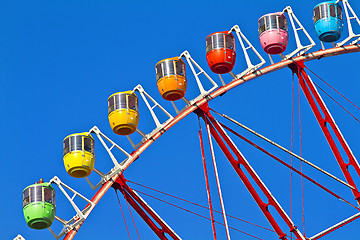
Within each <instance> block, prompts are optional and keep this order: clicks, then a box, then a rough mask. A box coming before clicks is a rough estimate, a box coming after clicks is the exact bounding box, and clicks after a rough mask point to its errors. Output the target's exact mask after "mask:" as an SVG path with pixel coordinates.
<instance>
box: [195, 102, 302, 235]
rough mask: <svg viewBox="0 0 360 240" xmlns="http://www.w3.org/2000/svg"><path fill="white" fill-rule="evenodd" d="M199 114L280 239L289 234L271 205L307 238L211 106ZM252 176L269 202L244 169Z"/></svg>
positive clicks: (201, 110)
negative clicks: (272, 210)
mask: <svg viewBox="0 0 360 240" xmlns="http://www.w3.org/2000/svg"><path fill="white" fill-rule="evenodd" d="M195 113H196V114H198V116H200V117H201V118H202V119H203V120H204V121H205V124H206V125H207V126H209V128H210V132H211V135H212V136H213V137H214V139H215V141H216V142H217V144H218V145H219V147H220V148H221V150H222V151H223V153H224V154H225V156H226V158H227V159H228V160H229V162H230V163H231V165H232V167H233V168H234V170H235V171H236V173H237V174H238V176H239V177H240V179H241V180H242V182H243V183H244V185H245V187H246V188H247V189H248V191H249V192H250V194H251V196H252V197H253V198H254V200H255V202H256V203H257V204H258V206H259V207H260V209H261V211H262V212H263V214H264V215H265V217H266V218H267V220H268V221H269V223H270V224H271V226H272V227H273V229H274V230H275V232H276V233H277V235H278V236H279V239H282V240H286V239H287V235H286V234H285V233H284V232H283V231H282V230H281V228H280V226H279V225H278V223H277V221H276V220H275V218H274V217H273V215H272V214H271V212H270V211H269V206H273V207H274V208H275V210H276V211H277V212H278V214H279V215H280V216H281V218H282V219H283V220H284V222H285V223H286V224H287V225H288V227H289V229H290V230H289V231H290V232H292V233H294V235H295V237H296V239H298V240H305V239H306V238H305V237H304V236H303V235H302V234H301V232H300V231H299V230H298V229H297V227H296V226H295V225H294V223H293V222H292V221H291V219H290V218H289V216H288V215H287V214H286V213H285V211H284V210H283V209H282V207H281V206H280V204H279V203H278V202H277V201H276V199H275V197H274V196H273V195H272V194H271V192H270V191H269V189H268V188H267V187H266V186H265V184H264V183H263V182H262V180H261V179H260V177H259V176H258V175H257V173H256V172H255V171H254V169H253V168H252V167H251V166H250V164H249V162H248V161H247V160H246V159H245V157H244V156H243V155H242V153H241V152H240V151H239V149H238V148H237V147H236V145H235V144H234V143H233V141H232V140H231V139H230V137H229V136H228V135H227V134H226V132H225V131H224V129H223V128H222V127H221V125H220V124H219V122H218V121H216V120H215V118H214V117H213V116H212V115H211V114H210V112H209V107H208V105H207V104H204V105H203V106H201V107H200V108H199V109H198V110H196V111H195ZM230 150H231V151H232V152H233V153H234V154H235V156H236V158H237V159H235V157H234V156H233V155H232V154H231V152H230ZM241 167H243V169H244V170H246V172H247V173H248V174H249V175H250V176H251V178H252V179H253V180H254V181H255V183H256V185H257V186H258V187H259V188H260V190H261V191H262V192H263V194H264V195H265V196H266V198H267V201H268V203H265V202H264V201H263V200H262V199H261V197H260V196H259V194H258V193H257V192H256V190H255V188H254V187H253V185H252V184H251V182H250V180H249V179H248V177H247V176H246V175H245V173H244V171H243V169H242V168H241Z"/></svg>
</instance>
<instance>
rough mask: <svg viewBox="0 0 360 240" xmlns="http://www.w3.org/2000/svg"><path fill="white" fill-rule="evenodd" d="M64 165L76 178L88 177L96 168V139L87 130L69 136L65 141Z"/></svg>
mask: <svg viewBox="0 0 360 240" xmlns="http://www.w3.org/2000/svg"><path fill="white" fill-rule="evenodd" d="M63 150H64V165H65V169H66V171H67V173H68V174H69V175H70V176H72V177H76V178H82V177H87V176H89V175H90V173H91V172H92V170H93V169H94V164H95V153H94V139H93V138H92V136H91V135H88V133H87V132H84V133H75V134H71V135H69V136H67V137H66V138H65V139H64V141H63Z"/></svg>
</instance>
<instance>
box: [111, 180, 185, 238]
mask: <svg viewBox="0 0 360 240" xmlns="http://www.w3.org/2000/svg"><path fill="white" fill-rule="evenodd" d="M112 187H113V188H114V189H115V190H119V191H120V192H121V193H122V194H123V195H124V197H125V199H126V201H127V202H128V203H129V204H130V205H131V206H132V207H133V208H134V209H135V211H136V212H137V213H138V214H139V215H140V217H141V218H142V219H143V220H144V221H145V222H146V223H147V225H149V227H150V228H151V229H152V230H153V231H154V233H155V234H156V235H157V236H158V237H159V239H161V240H169V239H174V240H181V238H179V236H177V235H176V234H175V232H174V231H173V230H172V229H170V227H169V226H168V225H167V224H166V223H165V222H164V221H163V220H162V219H161V218H160V217H159V216H158V215H157V214H156V213H155V212H154V210H152V209H151V208H150V206H149V205H148V204H147V203H146V202H145V201H144V200H143V199H142V198H141V197H140V196H139V195H138V194H137V193H136V192H135V191H134V190H133V189H131V188H130V187H129V186H128V185H127V184H126V179H125V178H124V176H123V175H121V176H120V177H119V178H118V179H117V180H116V181H115V182H114V183H113V185H112ZM155 222H156V223H155ZM157 224H158V225H159V226H160V227H161V228H159V227H158V225H157ZM165 234H168V236H169V237H168V236H165Z"/></svg>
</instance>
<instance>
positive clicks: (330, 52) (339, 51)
mask: <svg viewBox="0 0 360 240" xmlns="http://www.w3.org/2000/svg"><path fill="white" fill-rule="evenodd" d="M355 52H360V44H353V45H347V46H342V47H334V48H329V49H325V50H323V49H321V50H319V51H316V52H311V53H307V54H305V55H301V56H297V57H294V58H290V59H286V60H282V61H280V62H278V63H274V64H272V65H269V66H267V67H263V68H261V69H258V70H256V71H254V72H252V73H250V74H248V75H245V76H243V77H241V78H238V79H235V80H233V81H231V82H230V83H228V84H226V85H224V86H221V87H219V88H217V89H216V90H214V91H213V92H211V93H210V94H208V95H205V96H203V97H202V98H201V99H199V100H198V101H196V102H195V103H193V104H192V105H190V106H187V107H186V108H185V109H184V110H182V111H181V112H180V113H179V114H177V115H176V116H175V117H174V118H173V119H171V120H170V121H169V122H167V123H166V124H165V125H164V126H163V128H161V129H157V131H154V132H152V133H151V134H150V137H149V138H148V139H147V140H146V141H145V142H144V143H142V144H141V145H140V146H139V147H138V148H137V149H135V150H134V151H133V153H132V154H130V155H131V159H132V160H131V161H129V162H126V163H125V164H124V165H123V166H122V167H123V170H122V172H121V173H119V174H117V175H115V176H113V177H111V178H110V179H109V180H108V181H106V182H105V183H104V184H103V185H102V186H101V188H100V189H99V190H98V191H97V192H96V194H95V195H94V196H93V198H92V199H91V201H92V202H93V203H94V205H96V204H97V203H98V202H99V201H100V199H101V198H102V197H103V195H104V194H105V193H106V192H107V191H108V190H109V188H110V187H111V186H112V184H113V183H114V182H115V181H116V180H117V179H118V178H119V176H120V175H121V174H122V173H123V172H124V171H125V170H126V169H127V167H129V166H130V165H131V163H133V162H134V161H135V160H136V159H138V158H139V157H140V155H141V153H142V152H144V151H145V150H146V149H147V148H148V147H149V146H150V145H151V144H152V143H153V142H155V141H156V140H157V139H158V138H159V137H160V136H161V135H163V134H164V133H165V132H167V131H168V130H169V129H170V128H171V127H173V126H174V125H175V124H176V123H178V122H179V121H181V120H182V119H183V118H185V117H186V116H188V115H189V114H190V113H192V112H194V111H195V110H196V109H198V108H199V107H201V106H203V105H204V104H206V103H207V102H210V101H211V100H213V99H214V98H216V97H218V96H220V95H223V94H224V93H226V92H227V91H229V90H231V89H233V88H235V87H237V86H239V85H241V84H243V83H245V82H249V81H250V80H254V79H256V78H259V77H261V76H264V75H266V74H269V73H272V72H275V71H278V70H281V69H283V68H286V67H288V66H289V65H290V64H296V63H298V62H309V61H312V60H320V59H321V58H325V57H334V56H339V55H344V54H349V53H355ZM86 207H87V206H85V208H86ZM90 211H91V210H90ZM89 214H90V212H89ZM83 223H84V222H82V223H80V224H79V225H77V226H76V227H75V228H74V229H72V230H70V231H69V232H68V233H67V234H66V235H65V237H64V240H71V239H73V238H74V237H75V235H76V233H77V232H78V230H79V228H80V227H81V226H82V224H83Z"/></svg>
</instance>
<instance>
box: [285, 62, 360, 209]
mask: <svg viewBox="0 0 360 240" xmlns="http://www.w3.org/2000/svg"><path fill="white" fill-rule="evenodd" d="M289 68H290V69H291V70H292V71H293V72H294V73H295V74H296V75H297V77H298V78H299V82H300V86H301V88H302V90H303V92H304V94H305V97H306V99H307V101H308V102H309V104H310V107H311V109H312V111H313V112H314V115H315V117H316V120H317V121H318V123H319V125H320V128H321V130H322V131H323V133H324V135H325V138H326V140H327V142H328V143H329V145H330V148H331V150H332V152H333V154H334V156H335V158H336V160H337V162H338V164H339V166H340V168H341V170H342V172H343V174H344V176H345V178H346V180H347V182H348V183H349V184H350V185H351V186H352V187H353V188H354V189H352V192H353V194H354V197H355V199H356V200H357V201H358V203H359V204H360V193H359V191H358V189H357V187H356V184H355V182H354V179H353V177H352V176H351V173H350V172H349V166H352V167H354V169H355V171H356V173H357V175H358V177H360V166H359V163H358V161H357V160H356V158H355V156H354V155H353V153H352V151H351V149H350V147H349V145H348V144H347V142H346V140H345V138H344V136H343V135H342V134H341V132H340V129H339V128H338V126H337V125H336V123H335V120H334V119H333V117H332V116H331V114H330V111H329V109H328V108H327V107H326V105H325V103H324V101H323V100H322V98H321V96H320V94H319V92H318V91H317V89H316V87H315V85H314V83H313V82H312V80H311V79H310V78H309V76H308V75H307V74H306V72H305V70H304V62H297V63H295V64H291V65H289ZM323 116H324V117H323ZM329 126H330V128H329ZM330 130H332V131H333V133H334V134H335V136H336V138H334V137H333V135H332V134H331V132H330ZM335 140H337V141H338V142H339V143H340V144H336V142H335ZM339 145H340V146H339ZM339 148H342V149H343V150H344V152H345V153H346V157H347V159H346V160H347V163H346V162H345V160H344V159H343V156H342V155H341V153H340V150H339Z"/></svg>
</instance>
